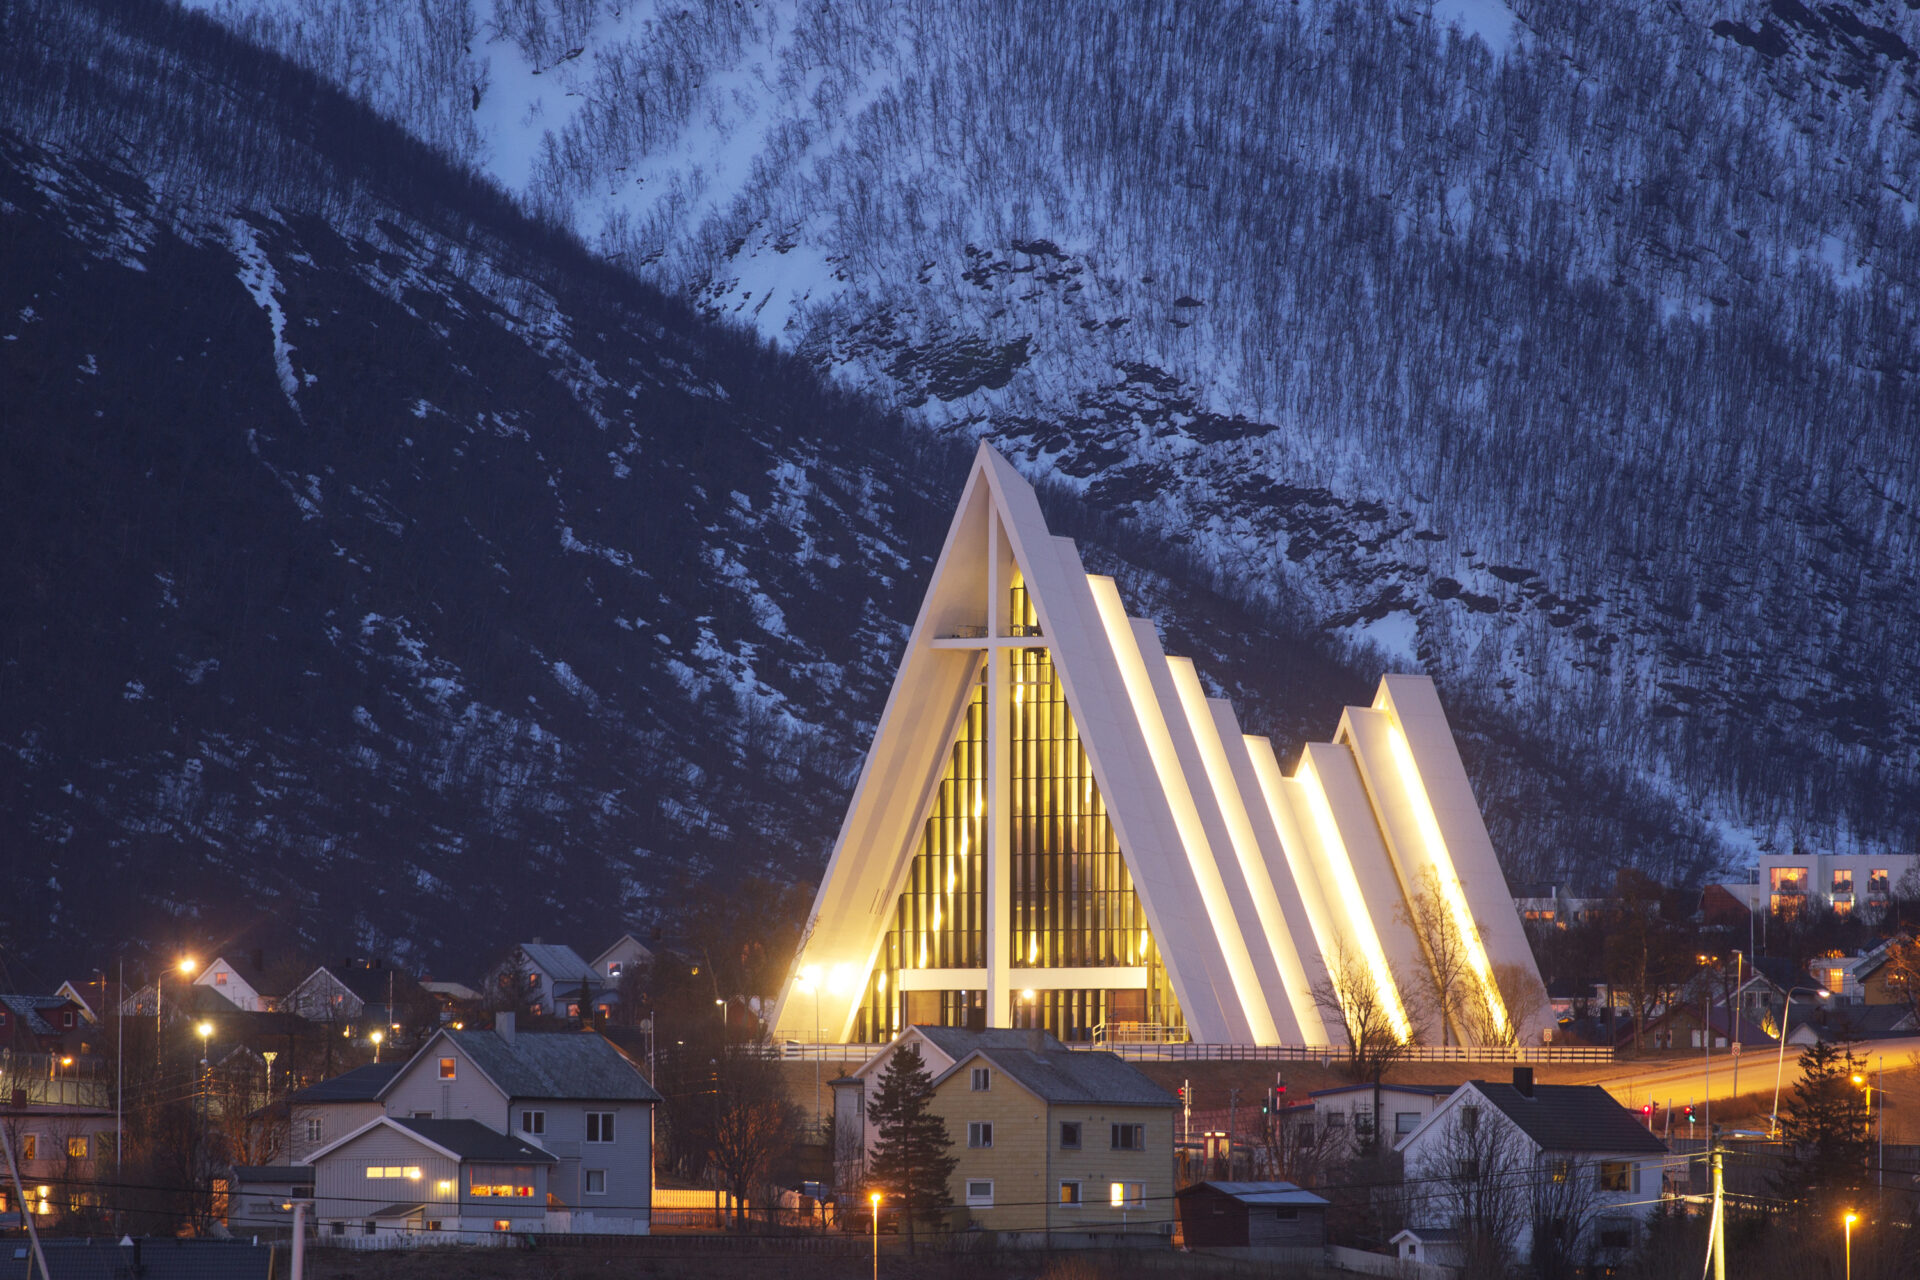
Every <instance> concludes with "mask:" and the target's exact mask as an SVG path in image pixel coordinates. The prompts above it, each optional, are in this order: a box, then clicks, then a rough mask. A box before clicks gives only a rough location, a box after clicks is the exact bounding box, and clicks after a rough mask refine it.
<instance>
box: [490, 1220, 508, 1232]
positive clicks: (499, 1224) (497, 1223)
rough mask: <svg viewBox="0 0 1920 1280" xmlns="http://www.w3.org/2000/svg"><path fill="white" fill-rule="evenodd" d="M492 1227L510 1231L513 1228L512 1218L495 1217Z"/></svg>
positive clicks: (496, 1229)
mask: <svg viewBox="0 0 1920 1280" xmlns="http://www.w3.org/2000/svg"><path fill="white" fill-rule="evenodd" d="M493 1229H494V1230H495V1231H511V1230H513V1220H512V1219H511V1218H495V1219H494V1220H493Z"/></svg>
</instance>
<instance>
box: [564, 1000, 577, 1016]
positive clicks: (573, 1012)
mask: <svg viewBox="0 0 1920 1280" xmlns="http://www.w3.org/2000/svg"><path fill="white" fill-rule="evenodd" d="M567 1016H568V1017H569V1018H577V1017H579V1016H580V1002H579V1001H578V1000H569V1001H567Z"/></svg>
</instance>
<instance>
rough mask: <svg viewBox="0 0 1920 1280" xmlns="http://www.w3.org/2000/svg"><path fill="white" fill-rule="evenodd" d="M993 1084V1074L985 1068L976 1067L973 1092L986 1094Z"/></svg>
mask: <svg viewBox="0 0 1920 1280" xmlns="http://www.w3.org/2000/svg"><path fill="white" fill-rule="evenodd" d="M992 1084H993V1072H991V1071H989V1070H988V1069H987V1068H985V1067H975V1068H974V1069H973V1091H974V1092H975V1093H985V1092H986V1091H987V1090H988V1088H990V1087H991V1086H992Z"/></svg>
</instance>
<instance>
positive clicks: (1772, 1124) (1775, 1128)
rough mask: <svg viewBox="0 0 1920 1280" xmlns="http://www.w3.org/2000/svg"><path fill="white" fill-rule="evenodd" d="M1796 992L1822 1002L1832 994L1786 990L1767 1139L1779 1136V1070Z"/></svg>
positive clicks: (1822, 989) (1815, 989)
mask: <svg viewBox="0 0 1920 1280" xmlns="http://www.w3.org/2000/svg"><path fill="white" fill-rule="evenodd" d="M1796 991H1804V992H1806V993H1807V994H1808V995H1812V996H1818V997H1820V998H1821V999H1822V1000H1825V999H1826V998H1827V997H1829V996H1831V995H1832V994H1833V992H1831V991H1829V990H1827V989H1826V988H1825V987H1789V988H1787V999H1786V1003H1785V1004H1784V1005H1783V1006H1781V1009H1780V1051H1779V1052H1778V1053H1776V1054H1775V1055H1774V1059H1773V1117H1772V1119H1770V1120H1768V1121H1767V1137H1769V1138H1778V1137H1779V1136H1780V1069H1781V1068H1782V1067H1783V1066H1785V1065H1786V1061H1787V1024H1788V1023H1789V1022H1791V1021H1792V1020H1793V993H1794V992H1796Z"/></svg>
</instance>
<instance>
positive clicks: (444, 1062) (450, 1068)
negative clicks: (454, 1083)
mask: <svg viewBox="0 0 1920 1280" xmlns="http://www.w3.org/2000/svg"><path fill="white" fill-rule="evenodd" d="M454 1071H455V1067H454V1060H453V1059H452V1058H442V1059H440V1078H441V1079H442V1080H452V1079H453V1078H454Z"/></svg>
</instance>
